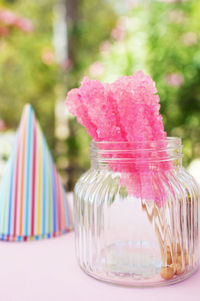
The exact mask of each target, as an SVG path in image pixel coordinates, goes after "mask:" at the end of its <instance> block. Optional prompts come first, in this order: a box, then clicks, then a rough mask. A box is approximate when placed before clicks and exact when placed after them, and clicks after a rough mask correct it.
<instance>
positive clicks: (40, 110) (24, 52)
mask: <svg viewBox="0 0 200 301" xmlns="http://www.w3.org/2000/svg"><path fill="white" fill-rule="evenodd" d="M38 4H39V5H38ZM0 5H1V7H3V8H6V9H10V10H11V11H14V12H15V13H16V14H19V15H21V16H24V17H26V18H29V19H30V20H31V21H32V23H33V26H34V31H33V32H32V33H29V34H24V33H22V32H20V31H17V30H13V31H12V32H11V34H9V35H8V36H6V37H2V38H0V91H1V92H0V116H1V118H3V119H4V121H5V122H6V124H7V126H8V127H16V126H17V125H18V122H19V119H20V115H21V113H22V109H23V106H24V104H25V103H27V102H29V103H31V104H33V106H34V109H35V110H36V114H37V116H38V117H39V120H40V122H41V125H42V128H43V129H44V131H45V134H46V135H47V138H48V142H49V144H50V146H51V147H53V146H54V103H55V92H54V89H55V84H56V80H57V69H58V67H57V65H56V63H55V62H54V61H52V62H50V61H48V59H47V58H48V55H50V53H53V47H52V5H53V0H40V2H38V1H28V0H15V1H12V2H10V1H2V0H0Z"/></svg>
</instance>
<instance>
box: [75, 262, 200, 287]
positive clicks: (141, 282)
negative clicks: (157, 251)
mask: <svg viewBox="0 0 200 301" xmlns="http://www.w3.org/2000/svg"><path fill="white" fill-rule="evenodd" d="M79 266H80V268H81V270H82V271H83V272H84V273H85V274H87V275H88V276H90V277H92V278H95V279H97V280H100V281H102V282H105V283H108V284H112V285H120V286H126V287H144V288H145V287H158V286H167V285H173V284H175V283H178V282H181V281H184V280H186V279H187V278H189V277H190V276H192V275H193V274H195V273H196V272H197V270H198V268H199V264H197V265H196V266H195V267H193V268H192V269H190V270H188V271H186V272H185V273H183V274H181V275H175V276H174V277H173V278H172V279H170V280H161V279H159V280H158V277H157V280H156V279H155V280H154V279H150V278H149V279H136V278H134V276H133V277H132V279H130V278H129V279H127V275H123V274H122V273H120V274H118V275H116V274H115V275H113V273H108V272H107V273H99V274H97V273H94V272H92V271H90V270H87V269H85V268H84V267H82V266H81V265H79ZM120 278H121V279H120Z"/></svg>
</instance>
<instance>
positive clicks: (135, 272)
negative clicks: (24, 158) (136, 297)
mask: <svg viewBox="0 0 200 301" xmlns="http://www.w3.org/2000/svg"><path fill="white" fill-rule="evenodd" d="M181 148H182V147H181V140H180V139H178V138H167V143H166V141H159V142H147V143H145V144H144V143H137V144H135V143H133V144H132V143H126V142H97V143H95V142H92V143H91V168H90V169H89V170H88V171H87V172H86V173H85V174H83V175H82V177H81V178H80V179H79V181H78V182H77V184H76V186H75V192H74V195H75V201H74V222H75V235H76V253H77V258H78V262H79V265H80V267H81V268H82V269H83V270H84V271H85V272H86V273H87V274H89V275H91V276H93V277H95V278H97V279H100V280H103V281H107V282H111V283H115V284H121V285H126V286H157V285H167V284H171V283H175V282H178V281H181V280H183V279H185V278H187V277H189V276H190V275H191V274H192V273H193V272H195V271H196V270H197V268H198V265H199V188H198V186H197V184H196V182H195V181H194V179H193V178H192V177H191V176H190V175H189V174H188V173H187V171H186V170H185V169H184V168H183V166H182V153H181Z"/></svg>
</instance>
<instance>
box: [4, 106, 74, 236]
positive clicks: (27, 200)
mask: <svg viewBox="0 0 200 301" xmlns="http://www.w3.org/2000/svg"><path fill="white" fill-rule="evenodd" d="M71 227H72V218H71V214H70V210H69V205H68V201H67V199H66V193H65V190H64V188H63V186H62V184H61V180H60V178H59V175H58V173H57V170H56V167H55V165H54V162H53V159H52V156H51V154H50V152H49V149H48V146H47V144H46V141H45V138H44V135H43V134H42V131H41V129H40V126H39V124H38V122H37V120H36V118H35V115H34V112H33V109H32V107H31V105H29V104H28V105H26V106H25V108H24V111H23V115H22V118H21V122H20V126H19V128H18V131H17V135H16V142H15V145H14V148H13V151H12V153H11V156H10V158H9V161H8V163H7V166H6V168H5V172H4V175H3V178H2V181H1V185H0V239H1V240H7V241H26V240H32V239H39V238H46V237H48V238H50V237H52V236H57V235H59V234H62V233H65V232H67V231H69V230H70V229H71Z"/></svg>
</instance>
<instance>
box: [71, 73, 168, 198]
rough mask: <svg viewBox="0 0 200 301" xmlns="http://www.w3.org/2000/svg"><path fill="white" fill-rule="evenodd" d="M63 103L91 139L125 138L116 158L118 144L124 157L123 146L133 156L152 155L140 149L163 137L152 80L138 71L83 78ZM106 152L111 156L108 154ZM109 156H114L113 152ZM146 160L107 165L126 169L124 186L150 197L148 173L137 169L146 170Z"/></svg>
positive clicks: (150, 184)
mask: <svg viewBox="0 0 200 301" xmlns="http://www.w3.org/2000/svg"><path fill="white" fill-rule="evenodd" d="M66 105H67V107H68V109H69V111H70V112H71V113H72V114H73V115H75V116H76V117H77V120H78V121H79V122H80V123H81V124H82V125H83V126H85V127H86V129H87V131H88V133H89V134H90V136H91V137H92V139H93V140H94V141H96V142H101V141H107V142H127V143H126V144H121V145H120V143H119V144H118V150H119V155H118V158H120V148H121V149H122V148H123V151H125V152H123V155H124V156H125V157H126V150H127V154H128V155H127V156H128V157H130V156H131V157H132V158H134V159H137V158H140V159H141V158H143V159H144V158H146V159H149V158H152V156H155V153H152V152H151V151H149V152H148V151H145V152H144V151H142V149H148V146H149V145H150V144H152V143H155V142H159V141H162V142H163V141H166V132H165V131H164V126H163V122H162V116H161V115H160V114H159V109H160V104H159V96H158V95H157V89H156V86H155V82H154V81H153V80H152V78H151V77H150V76H148V75H145V74H144V73H143V72H142V71H138V72H136V73H135V74H133V75H132V76H122V77H120V78H119V79H118V80H116V81H115V82H113V83H111V84H108V83H101V82H99V81H98V80H91V79H88V78H84V79H83V81H82V82H81V86H80V88H77V89H73V90H71V91H70V92H69V93H68V96H67V99H66ZM133 144H134V147H135V148H136V149H137V146H138V151H136V152H133V153H131V154H130V149H131V145H133ZM99 147H101V146H99ZM107 147H109V148H110V149H112V147H113V146H112V144H111V143H110V145H109V144H107ZM163 154H164V153H162V155H163ZM164 155H165V154H164ZM105 156H106V155H105ZM108 156H109V157H110V156H111V157H112V154H111V155H110V154H109V155H107V157H108ZM113 157H114V158H116V157H117V155H116V153H115V154H113ZM147 161H148V160H146V162H145V164H144V162H142V161H141V160H136V161H135V162H132V164H128V163H126V164H124V163H120V162H119V164H118V165H117V164H112V163H110V167H111V168H112V169H113V170H114V171H126V172H129V175H128V176H127V175H126V176H124V178H126V180H124V182H125V184H126V186H127V188H128V190H130V187H132V191H134V194H136V195H138V194H139V193H140V194H141V193H142V194H143V197H148V198H151V197H153V193H151V191H153V186H152V183H151V181H150V182H149V180H148V181H147V179H148V178H149V177H148V176H145V174H144V173H141V172H142V171H143V172H144V171H148V170H149V163H148V162H147ZM159 164H160V163H159ZM159 167H161V168H162V169H166V168H168V165H167V164H166V163H161V164H160V166H159ZM140 171H141V172H140ZM124 178H123V179H124ZM141 181H142V185H141ZM122 182H123V180H122ZM138 187H140V188H138ZM138 189H139V191H138ZM154 198H155V196H154Z"/></svg>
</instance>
